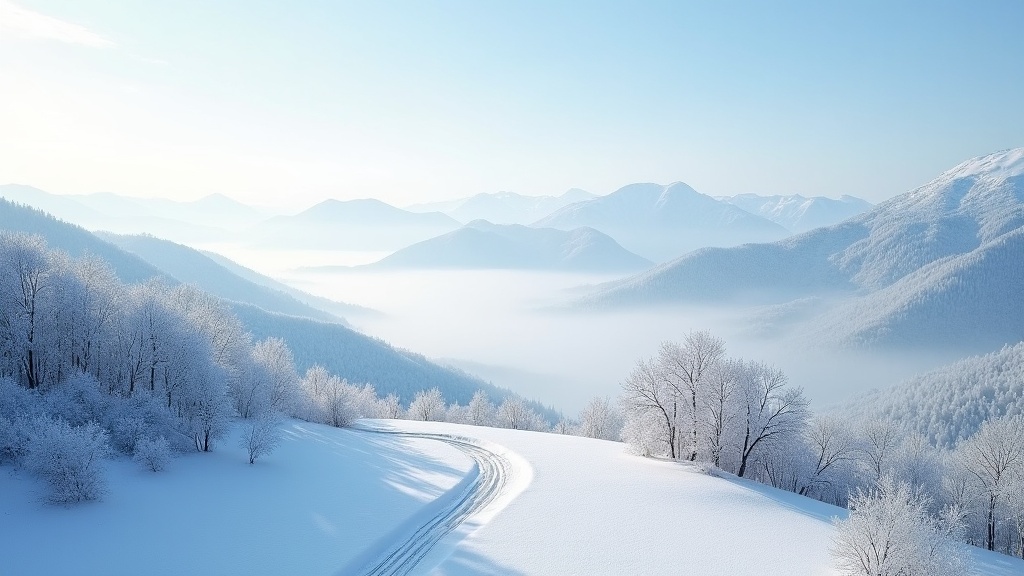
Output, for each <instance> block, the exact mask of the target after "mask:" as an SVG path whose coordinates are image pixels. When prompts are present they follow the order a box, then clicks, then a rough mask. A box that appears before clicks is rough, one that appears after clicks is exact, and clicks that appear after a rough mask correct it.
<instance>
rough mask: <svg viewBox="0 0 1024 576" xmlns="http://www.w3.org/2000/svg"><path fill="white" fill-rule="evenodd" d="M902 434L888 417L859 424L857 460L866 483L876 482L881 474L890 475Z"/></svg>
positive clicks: (880, 477)
mask: <svg viewBox="0 0 1024 576" xmlns="http://www.w3.org/2000/svg"><path fill="white" fill-rule="evenodd" d="M902 436H903V434H902V433H901V431H900V430H899V428H898V427H897V426H896V423H895V422H893V421H891V420H888V419H876V420H869V421H867V422H865V423H864V424H863V425H861V426H860V429H859V431H858V438H859V440H860V442H859V447H858V451H857V452H858V461H859V463H860V469H861V473H862V474H863V476H864V480H865V483H866V484H869V485H871V484H877V483H878V482H879V481H880V480H881V479H882V477H883V476H889V475H892V472H893V466H894V464H895V459H896V451H897V449H898V448H899V444H900V441H901V440H902Z"/></svg>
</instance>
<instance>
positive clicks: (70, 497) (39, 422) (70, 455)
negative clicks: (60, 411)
mask: <svg viewBox="0 0 1024 576" xmlns="http://www.w3.org/2000/svg"><path fill="white" fill-rule="evenodd" d="M108 452H109V446H108V438H107V432H106V431H105V430H103V429H102V428H100V426H99V425H97V424H96V423H95V422H89V423H87V424H84V425H82V426H72V425H70V424H68V423H67V422H65V421H64V420H61V419H52V418H47V417H43V418H36V419H35V420H33V421H32V423H31V425H30V427H29V442H28V447H27V451H26V453H25V456H24V460H23V461H24V464H25V467H26V468H27V469H28V470H29V471H31V472H32V473H34V474H36V475H37V476H39V477H40V478H42V479H44V480H46V482H47V484H49V487H50V493H49V495H48V496H47V500H49V501H50V502H54V503H61V504H66V503H71V502H81V501H85V500H97V499H99V498H101V497H102V496H103V494H104V493H105V492H106V482H105V480H104V478H103V470H102V459H103V457H105V456H106V455H107V454H108Z"/></svg>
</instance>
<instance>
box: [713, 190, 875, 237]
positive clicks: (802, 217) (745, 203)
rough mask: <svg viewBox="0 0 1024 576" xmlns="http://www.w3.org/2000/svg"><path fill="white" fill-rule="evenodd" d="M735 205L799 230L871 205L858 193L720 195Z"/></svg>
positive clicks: (839, 219)
mask: <svg viewBox="0 0 1024 576" xmlns="http://www.w3.org/2000/svg"><path fill="white" fill-rule="evenodd" d="M718 199H719V200H722V201H724V202H728V203H729V204H732V205H734V206H739V207H740V208H742V209H744V210H746V211H747V212H750V213H751V214H757V215H758V216H761V217H763V218H767V219H768V220H771V221H772V222H775V223H776V224H778V225H780V226H782V227H784V228H785V229H787V230H789V231H790V232H793V233H794V234H799V233H801V232H807V231H808V230H813V229H815V228H821V227H823V226H831V225H833V224H838V223H840V222H842V221H843V220H846V219H848V218H852V217H854V216H857V215H858V214H863V213H864V212H867V211H868V210H870V209H871V208H872V206H873V205H872V204H871V203H870V202H868V201H867V200H863V199H861V198H857V197H856V196H847V195H843V196H840V197H839V199H838V200H836V199H835V198H826V197H823V196H812V197H810V198H808V197H805V196H801V195H799V194H792V195H789V196H759V195H757V194H739V195H737V196H721V197H719V198H718Z"/></svg>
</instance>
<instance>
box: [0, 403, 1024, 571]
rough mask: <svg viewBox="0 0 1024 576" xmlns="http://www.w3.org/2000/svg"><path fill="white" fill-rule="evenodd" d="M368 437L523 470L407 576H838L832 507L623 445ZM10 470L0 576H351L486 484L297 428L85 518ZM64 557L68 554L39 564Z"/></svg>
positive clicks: (392, 424) (531, 437)
mask: <svg viewBox="0 0 1024 576" xmlns="http://www.w3.org/2000/svg"><path fill="white" fill-rule="evenodd" d="M366 425H370V426H377V427H385V428H389V429H392V430H401V431H406V432H413V433H420V432H427V433H432V434H441V435H446V436H454V437H459V438H464V439H467V440H469V441H471V442H475V443H478V444H480V445H482V446H483V447H485V448H486V449H488V450H492V451H495V452H496V453H500V454H503V455H504V456H505V457H506V458H507V459H508V460H509V462H510V463H511V467H510V468H509V469H507V471H506V472H505V477H504V480H503V484H504V486H503V489H502V495H500V496H498V498H497V499H496V500H494V501H493V502H492V503H491V504H488V505H487V506H485V507H484V508H483V509H482V510H481V511H480V512H479V513H478V514H476V515H474V516H471V517H470V518H469V519H468V520H467V521H466V522H465V523H463V524H462V525H460V526H459V527H458V528H456V529H455V530H454V531H453V532H451V533H449V534H448V536H446V537H444V538H443V539H442V540H441V541H440V542H438V543H437V544H436V545H435V546H434V547H433V548H432V549H431V550H430V552H429V553H427V554H426V555H425V557H423V559H422V560H421V562H420V563H419V564H418V565H417V566H416V569H415V570H414V571H413V572H412V573H413V574H435V575H448V576H455V575H459V576H461V575H469V574H474V575H478V574H510V575H538V576H541V575H548V574H550V575H563V574H587V575H593V576H601V575H608V576H613V575H621V574H702V575H729V576H746V575H749V576H772V575H786V576H790V575H823V576H824V575H834V574H837V572H836V571H835V570H834V569H833V568H832V566H831V561H830V559H829V555H828V548H829V546H830V545H831V538H832V536H833V533H834V529H833V528H832V525H831V523H830V522H831V519H832V518H833V517H834V516H837V515H842V514H843V511H842V510H841V509H838V508H835V507H832V506H829V505H826V504H822V503H819V502H816V501H813V500H809V499H806V498H803V497H800V496H796V495H794V494H791V493H787V492H781V491H778V490H775V489H772V488H768V487H765V486H762V485H759V484H755V483H752V482H748V481H744V480H738V479H735V478H716V477H711V476H707V475H704V474H701V473H699V472H697V471H696V470H695V469H694V468H692V467H690V466H688V465H686V464H681V463H674V462H664V461H655V460H649V459H643V458H640V457H635V456H631V455H628V454H625V453H624V452H623V447H622V445H621V444H619V443H615V442H605V441H599V440H591V439H587V438H577V437H570V436H558V435H553V434H541V433H534V432H521V431H514V430H500V429H491V428H478V427H471V426H462V425H455V424H444V423H423V422H407V421H367V422H366ZM0 470H2V472H3V474H0V493H3V494H4V496H5V498H3V499H0V518H3V519H4V522H0V542H4V543H5V544H10V545H9V546H8V547H7V548H5V549H4V564H3V568H4V570H9V571H10V572H11V573H13V574H19V575H26V576H33V575H36V574H39V575H43V574H64V573H74V574H79V575H83V576H90V575H92V574H105V575H106V574H109V575H118V574H139V573H145V574H222V575H227V576H229V575H233V574H246V575H261V574H332V573H335V574H341V573H350V572H351V568H352V567H353V566H362V565H364V561H366V560H367V559H368V558H371V559H372V557H374V556H375V554H376V553H378V552H379V551H382V550H387V549H388V548H389V544H391V543H395V542H400V541H402V540H403V539H405V538H406V537H408V536H409V535H410V534H415V533H416V530H417V527H418V526H424V525H427V523H428V522H429V521H430V520H431V519H432V518H435V517H436V516H435V512H437V511H438V510H442V509H444V508H445V507H447V506H450V505H452V504H451V503H453V502H455V501H456V499H455V496H457V495H458V494H462V492H463V490H462V488H463V487H464V486H465V480H466V479H467V478H472V476H473V475H475V474H478V473H479V471H478V470H477V468H476V467H475V466H474V465H472V464H471V462H470V461H469V460H468V459H467V458H466V457H465V455H464V454H463V453H460V452H458V451H456V450H455V449H453V448H452V446H451V445H449V444H447V443H445V442H439V441H436V440H428V439H418V438H409V437H402V436H396V435H381V434H374V433H368V432H357V431H351V430H336V429H331V428H327V427H323V426H319V425H311V424H305V423H299V422H294V421H292V422H289V423H288V424H287V436H286V441H285V442H284V443H283V444H282V446H281V447H280V448H279V449H278V450H277V451H276V452H274V453H273V454H271V455H270V456H267V457H265V458H264V459H261V460H259V461H257V463H256V464H255V465H254V466H249V465H248V464H247V463H246V459H245V456H244V455H243V453H242V451H241V450H239V449H233V448H231V447H230V443H227V442H226V443H225V444H224V445H223V447H222V448H221V449H219V450H218V451H217V452H214V453H212V454H194V455H191V456H187V457H185V458H182V459H178V460H176V461H174V462H173V463H172V467H171V468H170V469H169V470H168V471H166V472H163V473H160V474H155V475H154V474H152V473H148V472H145V473H144V472H142V471H140V470H138V469H137V468H135V467H134V466H132V465H130V464H128V463H126V462H115V463H113V464H112V465H111V466H110V476H111V479H112V491H111V494H110V495H109V496H108V498H107V500H106V501H105V502H100V503H93V504H89V505H84V506H77V507H73V508H59V507H50V506H44V505H41V504H39V503H37V502H34V501H32V500H31V498H30V497H31V491H32V487H33V484H32V483H31V482H29V481H28V480H27V479H26V478H25V477H24V476H23V475H22V474H20V473H17V472H11V471H10V470H9V469H8V468H3V469H0ZM435 498H436V499H437V500H434V501H433V502H431V499H435ZM100 526H101V527H102V529H96V528H97V527H100ZM53 542H59V543H60V546H61V547H60V552H61V553H59V554H45V553H42V554H41V553H40V550H41V546H43V545H42V544H40V543H46V544H45V546H49V544H50V543H53ZM972 552H973V554H974V555H975V557H976V559H977V565H976V574H978V575H986V576H1008V575H1010V574H1021V573H1024V561H1021V560H1019V559H1014V558H1010V557H1007V556H1000V555H995V554H991V553H986V552H984V551H981V550H977V549H973V550H972Z"/></svg>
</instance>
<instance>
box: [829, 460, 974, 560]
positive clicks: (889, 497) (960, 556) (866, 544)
mask: <svg viewBox="0 0 1024 576" xmlns="http://www.w3.org/2000/svg"><path fill="white" fill-rule="evenodd" d="M837 528H838V530H837V533H836V537H835V542H834V545H833V548H832V551H831V552H832V556H833V558H834V559H835V561H836V565H837V567H838V568H839V571H840V573H841V574H844V575H846V576H962V575H963V574H968V573H970V567H969V562H970V560H969V557H968V555H967V553H966V552H965V550H964V549H963V547H962V546H960V545H959V544H958V543H957V542H954V541H953V538H952V536H953V535H954V533H955V532H956V527H955V526H949V525H945V524H944V523H943V522H940V521H939V520H937V519H935V518H933V517H932V516H930V515H929V514H928V499H927V497H925V496H922V495H921V494H920V493H917V492H915V491H913V490H912V489H911V488H910V486H909V485H908V484H906V483H899V484H897V483H895V482H894V481H893V480H892V479H891V478H889V477H886V478H883V479H882V481H881V482H880V483H879V485H878V488H876V489H875V490H873V491H870V492H864V491H858V492H857V494H855V495H854V496H852V497H851V498H850V515H849V517H848V518H847V519H846V520H841V521H839V522H837Z"/></svg>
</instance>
